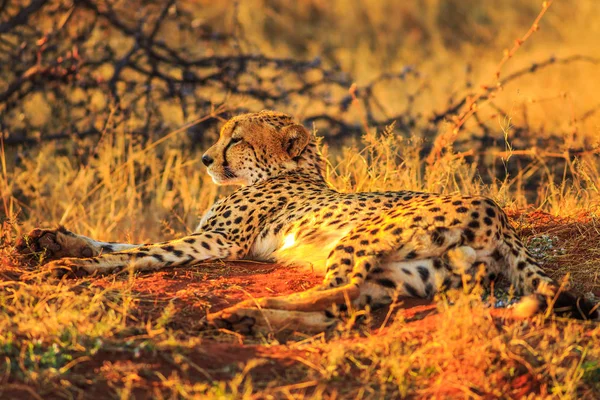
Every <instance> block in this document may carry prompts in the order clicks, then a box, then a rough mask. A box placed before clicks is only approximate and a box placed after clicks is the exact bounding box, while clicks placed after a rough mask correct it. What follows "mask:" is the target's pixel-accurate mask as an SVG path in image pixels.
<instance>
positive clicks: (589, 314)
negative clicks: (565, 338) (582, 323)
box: [513, 291, 600, 320]
mask: <svg viewBox="0 0 600 400" xmlns="http://www.w3.org/2000/svg"><path fill="white" fill-rule="evenodd" d="M550 306H551V307H552V311H553V312H554V314H556V315H558V316H563V317H571V318H575V319H580V320H600V310H599V307H598V306H599V305H595V304H593V303H592V302H590V301H589V300H587V299H586V298H584V297H583V296H577V295H575V294H573V293H571V292H568V291H561V292H559V293H558V295H557V296H555V297H554V298H552V297H549V296H547V295H544V294H540V293H535V294H531V295H529V296H526V297H523V298H522V299H521V301H520V302H519V303H517V305H515V307H514V309H513V315H514V316H515V317H517V318H529V317H531V316H533V315H535V314H540V313H544V312H546V310H547V309H548V308H549V307H550Z"/></svg>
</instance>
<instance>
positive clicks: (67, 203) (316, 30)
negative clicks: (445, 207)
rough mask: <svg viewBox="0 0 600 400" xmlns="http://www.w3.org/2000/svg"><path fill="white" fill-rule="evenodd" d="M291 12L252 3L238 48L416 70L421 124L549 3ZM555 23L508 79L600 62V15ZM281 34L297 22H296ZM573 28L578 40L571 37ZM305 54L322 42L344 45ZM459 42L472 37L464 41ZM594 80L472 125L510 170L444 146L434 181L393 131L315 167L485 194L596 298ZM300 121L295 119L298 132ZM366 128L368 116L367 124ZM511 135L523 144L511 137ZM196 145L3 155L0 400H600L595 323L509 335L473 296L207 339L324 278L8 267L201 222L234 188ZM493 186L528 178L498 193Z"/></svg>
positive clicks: (559, 74) (230, 271) (431, 167)
mask: <svg viewBox="0 0 600 400" xmlns="http://www.w3.org/2000/svg"><path fill="white" fill-rule="evenodd" d="M279 3H280V2H278V1H268V0H263V1H256V2H248V3H246V2H242V3H240V6H239V7H240V8H239V10H238V12H239V20H240V22H241V24H242V26H243V27H244V28H245V29H244V30H245V32H246V34H247V42H242V43H241V45H242V46H249V47H251V46H252V45H256V44H257V43H258V44H259V45H260V47H261V49H263V50H269V51H272V52H273V53H277V54H280V53H283V54H293V55H303V56H307V57H310V56H314V55H316V54H322V55H323V56H324V57H331V58H335V59H336V60H338V61H340V62H341V63H342V65H343V66H344V68H345V69H346V70H349V71H352V72H353V73H355V74H357V76H359V77H361V79H362V80H363V81H365V82H366V81H368V80H369V79H370V78H372V77H373V76H375V75H377V73H379V72H381V69H383V70H385V69H386V68H394V67H396V66H399V65H403V64H405V63H406V62H415V63H418V64H419V69H420V70H421V71H423V74H424V75H427V77H428V79H427V82H432V81H435V82H438V84H437V85H434V86H421V84H422V83H423V82H425V81H426V80H422V81H417V82H406V85H405V86H404V87H402V88H401V89H402V91H403V92H414V91H416V90H421V91H423V92H424V93H425V96H422V97H420V98H419V99H420V100H419V103H418V104H413V105H412V106H413V107H416V108H417V109H418V110H421V111H423V112H430V111H431V110H439V109H442V108H444V106H445V104H443V102H444V101H445V99H447V98H448V94H449V93H453V92H455V90H457V87H458V86H459V84H458V83H457V82H459V81H460V82H461V85H462V83H463V82H464V79H465V78H464V71H463V68H464V65H463V63H462V62H457V61H456V60H457V54H461V57H460V59H461V60H464V59H470V60H472V61H473V63H474V64H476V65H477V67H476V69H475V71H474V72H473V74H472V76H470V77H469V78H468V79H469V80H471V81H473V82H483V83H489V82H486V81H485V79H484V78H485V77H488V76H490V73H493V72H494V70H495V69H494V68H495V65H496V64H497V62H498V61H499V59H500V58H501V55H502V49H503V48H505V47H510V46H511V44H510V40H511V39H513V38H516V37H519V36H520V35H522V34H523V33H524V32H523V30H524V29H526V27H527V26H528V24H530V23H531V21H532V20H533V18H535V15H537V13H538V12H539V10H540V6H541V4H538V2H532V3H527V2H522V1H516V0H515V1H510V2H508V5H507V3H506V2H504V3H503V4H502V5H500V3H498V5H495V3H494V5H491V3H490V5H482V4H483V3H481V2H475V1H461V2H458V1H444V2H440V1H434V0H428V1H426V2H411V3H407V4H404V3H406V2H380V3H377V5H373V4H372V3H371V2H363V1H355V2H354V3H355V4H354V5H353V7H350V8H347V7H346V6H345V4H346V2H344V1H330V2H322V1H317V0H312V1H306V2H297V3H298V4H296V5H295V6H293V7H290V8H286V9H285V10H284V11H282V12H280V13H273V11H272V9H273V8H272V6H273V5H274V4H275V5H276V4H279ZM525 3H527V4H525ZM249 4H250V5H255V6H256V5H262V6H269V7H266V8H265V7H251V6H249ZM486 4H487V3H486ZM221 7H223V8H221ZM228 7H229V8H231V4H229V3H228V2H221V3H219V5H214V6H213V7H206V8H205V9H204V11H202V12H204V14H203V18H205V19H206V20H209V21H210V20H211V19H215V20H219V19H220V18H221V16H222V12H225V11H223V10H228V9H229V8H228ZM552 7H554V9H553V10H556V11H554V12H549V13H548V14H547V15H546V16H545V17H544V22H545V25H543V27H542V31H543V32H544V34H542V35H540V36H539V40H538V38H537V37H536V41H535V45H533V44H531V43H529V42H528V43H527V44H526V45H525V47H524V50H525V52H524V53H525V54H524V55H523V56H521V55H520V56H519V57H518V58H517V59H516V60H515V61H514V63H511V64H510V65H507V67H508V68H509V70H511V69H513V68H514V69H516V68H518V67H519V66H523V65H528V64H529V63H530V62H531V61H532V60H539V59H540V56H543V57H542V58H544V57H547V55H548V52H549V49H552V50H554V49H555V48H557V47H559V48H560V49H561V50H560V51H561V52H562V49H569V54H572V53H594V50H599V51H600V48H598V46H599V44H598V41H597V40H593V38H595V37H597V35H596V34H597V33H598V32H597V30H598V29H599V28H598V25H597V24H593V23H592V22H593V16H594V15H598V13H597V11H600V10H599V9H598V3H597V2H595V1H593V0H590V1H584V0H581V1H579V2H577V4H569V3H566V2H555V3H554V4H553V5H552ZM450 9H451V11H452V12H451V14H452V13H454V14H452V15H454V17H453V18H450V17H448V12H449V11H448V10H450ZM264 10H267V11H264ZM269 10H270V11H269ZM444 10H445V11H444ZM341 11H344V12H343V15H344V18H340V17H339V16H340V15H342V14H341ZM594 11H596V13H594ZM456 13H458V14H456ZM461 13H464V15H463V14H461ZM457 15H458V17H457ZM461 15H462V17H460V16H461ZM291 17H294V18H295V20H300V21H303V23H296V24H290V22H289V21H290V18H291ZM565 20H569V21H570V22H569V28H568V29H567V28H564V27H563V26H562V25H563V24H564V21H565ZM315 21H316V22H315ZM365 21H366V22H365ZM396 21H400V22H396ZM392 22H393V23H392ZM292 26H293V27H294V29H295V31H294V32H291V31H290V29H291V28H290V27H292ZM296 28H297V29H296ZM369 29H370V30H371V32H370V33H369V32H368V31H369ZM298 30H299V31H298ZM334 31H335V32H344V33H345V34H344V35H332V32H334ZM273 32H278V35H276V38H274V35H273ZM500 32H501V33H502V35H500V34H499V33H500ZM307 35H308V36H311V35H312V36H311V37H307ZM319 35H320V36H319ZM315 36H317V37H330V38H331V40H332V42H333V44H329V45H328V44H327V43H326V41H324V40H319V39H314V37H315ZM469 36H477V37H478V38H479V39H478V40H471V41H467V40H466V39H465V38H466V37H469ZM268 39H269V40H268ZM369 40H371V41H369ZM306 43H310V46H307V45H306ZM422 43H423V45H421V44H422ZM557 43H559V44H560V46H557V45H556V44H557ZM328 46H330V47H328ZM596 53H598V52H597V51H596ZM390 54H394V55H395V56H394V57H392V56H390ZM357 55H360V57H357ZM559 55H565V54H562V53H561V54H559ZM421 60H427V61H421ZM594 68H596V69H597V66H593V65H576V66H560V67H556V68H555V69H552V70H547V71H542V72H541V73H539V74H536V75H535V79H533V78H532V79H526V80H518V81H515V82H513V83H512V84H511V85H509V86H507V87H505V88H504V90H503V91H501V92H499V95H498V97H497V98H496V100H495V101H496V103H495V104H494V105H488V106H487V107H488V108H487V111H488V112H489V113H488V115H487V116H485V115H483V114H482V116H481V117H482V118H487V119H490V120H492V121H496V123H495V124H494V126H495V127H496V129H495V130H493V132H491V133H490V134H491V135H492V136H493V137H494V138H497V139H498V138H499V139H500V140H506V146H505V149H504V150H505V152H503V153H501V154H500V153H498V151H490V153H486V154H481V155H477V156H475V157H466V154H465V153H463V152H462V150H467V151H468V143H469V139H470V138H468V137H462V139H465V143H466V144H463V147H465V148H462V149H461V147H460V145H457V146H456V147H452V146H450V144H448V145H447V146H446V147H445V148H444V149H443V150H444V151H443V152H442V153H441V154H442V156H441V157H440V158H439V159H437V160H436V161H435V162H434V163H427V162H426V161H425V160H424V159H423V157H422V156H423V148H424V146H426V145H428V144H429V143H431V138H427V137H425V138H423V137H421V135H420V129H421V128H422V127H415V128H414V129H415V131H414V132H413V134H412V135H411V136H410V137H406V136H401V135H399V134H397V133H395V132H394V131H393V129H391V128H390V129H388V130H386V131H384V132H378V133H377V132H375V131H374V130H372V129H370V127H365V129H364V130H365V134H364V136H363V137H362V138H361V139H358V138H357V139H356V140H355V141H354V142H350V143H345V144H343V145H340V146H337V145H336V146H335V147H332V148H329V147H326V148H325V149H324V152H325V154H326V155H327V158H328V160H329V165H328V170H327V178H328V180H329V181H330V182H331V183H332V184H333V185H334V186H335V187H337V188H338V189H339V190H341V191H373V190H396V189H410V190H424V191H431V192H442V193H452V192H461V193H465V194H484V195H487V196H490V197H492V198H494V199H495V200H496V201H498V202H499V203H500V204H501V205H502V206H503V207H505V209H506V210H507V211H508V212H509V214H510V216H511V218H512V221H513V223H514V224H515V225H516V226H517V227H518V229H519V231H520V232H521V233H522V234H523V235H524V237H525V238H526V243H528V246H529V247H530V248H531V249H532V250H533V251H534V252H535V253H536V255H538V256H539V257H540V258H541V259H543V260H544V261H545V263H546V266H547V269H548V270H549V272H550V273H551V274H552V275H553V277H555V278H556V279H559V280H560V279H562V278H563V277H564V276H565V275H568V276H569V279H570V281H571V284H572V286H573V287H574V288H575V289H577V290H578V291H580V292H583V293H586V294H588V295H590V296H596V297H598V296H600V276H599V275H600V273H599V272H598V271H599V268H598V266H599V265H600V244H599V243H600V228H599V222H600V220H599V215H598V206H599V205H600V195H599V193H598V190H599V188H600V162H599V160H598V156H597V153H595V152H590V153H584V154H580V155H578V156H576V157H572V156H569V155H567V157H566V158H564V155H565V154H566V153H565V151H567V152H568V150H573V149H579V148H580V147H582V146H586V148H589V147H590V146H591V148H593V149H594V148H595V149H597V147H594V146H597V145H598V139H597V137H598V136H597V135H598V132H599V131H598V123H599V122H598V121H599V120H598V116H597V115H596V114H593V113H592V114H590V117H589V118H585V119H584V118H579V117H581V116H582V115H585V113H586V112H587V111H588V110H591V109H593V107H594V106H596V105H597V104H598V102H599V99H598V97H597V93H598V90H599V89H600V87H598V85H599V83H598V82H597V81H594V80H592V79H589V77H590V76H595V75H597V71H595V70H594ZM398 89H399V88H398V87H394V85H390V86H389V87H388V86H386V87H383V88H379V89H378V90H379V92H378V96H379V98H380V100H381V101H382V103H383V104H384V105H385V108H386V109H388V110H393V109H404V107H407V104H405V103H403V102H402V101H401V100H399V99H398V96H396V95H395V94H396V91H397V90H398ZM402 99H404V97H402ZM242 100H243V99H242ZM236 101H238V100H236ZM249 106H252V105H249ZM307 106H308V105H304V104H294V105H293V106H292V107H291V108H292V111H295V112H296V113H298V114H301V113H302V112H303V110H304V109H305V107H307ZM34 108H35V107H34ZM221 111H222V110H217V111H216V112H217V113H219V112H221ZM361 112H362V110H360V109H358V110H357V111H356V115H357V119H360V118H359V116H360V115H361ZM195 118H196V119H197V120H201V119H202V118H203V116H196V117H195ZM107 119H108V116H107ZM174 119H175V120H176V121H174V123H178V124H183V123H185V122H190V121H183V120H177V118H176V117H174ZM171 122H173V121H171ZM469 123H476V121H475V120H470V121H469ZM515 124H516V125H518V126H526V127H527V128H528V129H527V130H526V131H519V133H518V134H515V132H514V130H513V128H512V126H514V125H515ZM466 128H468V124H467V125H466ZM549 138H553V139H552V140H553V141H551V142H550V143H554V145H555V148H552V149H549V148H548V149H544V152H542V151H540V150H539V149H537V148H536V147H535V145H536V143H538V140H541V139H544V140H545V139H549ZM459 139H461V136H459ZM543 143H548V142H543ZM194 145H195V144H193V143H190V140H189V138H188V137H187V136H185V129H181V130H176V131H173V132H172V133H171V134H170V135H168V136H167V137H166V138H165V139H164V140H163V139H161V140H160V141H158V142H139V141H138V140H137V139H136V138H135V137H133V136H132V135H130V133H129V132H128V131H127V129H126V128H124V127H120V128H119V129H118V130H116V131H114V130H110V131H109V130H107V131H106V132H105V133H104V134H103V135H102V137H101V138H100V139H99V140H91V139H85V140H81V141H79V142H76V143H75V142H68V143H47V144H44V145H41V146H39V147H38V148H36V149H27V148H20V149H17V148H11V149H2V151H0V168H1V171H2V172H1V174H0V197H1V198H2V205H1V207H0V217H2V221H1V222H2V223H3V225H2V232H1V235H0V240H1V245H2V246H1V247H0V397H7V398H25V397H31V398H85V397H106V396H110V397H114V398H124V399H126V398H146V397H150V396H152V397H156V398H198V399H200V398H201V399H205V398H208V399H211V398H214V399H221V398H247V399H259V398H298V399H300V398H326V399H335V398H361V399H362V398H372V399H379V398H398V397H417V398H448V397H465V398H497V397H505V398H519V397H522V396H529V398H542V397H550V398H564V399H569V398H589V399H594V398H598V397H599V396H600V385H599V383H598V382H599V381H600V347H599V346H598V345H597V343H598V340H599V339H600V327H599V326H598V325H597V324H593V323H581V322H575V321H569V320H559V319H553V318H546V317H545V316H540V317H537V318H535V319H533V320H531V321H512V320H510V319H508V318H506V315H505V313H504V312H502V310H496V309H491V308H489V307H488V306H487V305H486V303H485V302H483V301H482V300H481V296H479V295H478V294H469V293H455V294H450V295H449V296H448V297H443V298H439V299H437V300H436V302H435V304H434V305H433V306H421V307H415V308H411V309H407V310H404V311H399V312H398V313H391V314H390V315H391V318H390V319H389V322H388V323H387V324H383V323H382V322H383V320H384V319H386V312H387V311H386V310H384V311H383V312H379V313H374V314H373V315H372V317H371V319H370V320H371V323H370V325H367V326H364V327H362V328H360V329H341V330H339V331H336V332H333V333H330V334H328V335H318V336H315V337H304V336H301V335H295V336H292V337H282V336H280V335H278V334H273V335H269V336H267V337H254V338H243V337H239V336H237V335H234V334H232V333H228V332H205V331H201V330H200V329H199V326H198V322H199V320H200V319H201V317H202V316H203V315H204V314H205V313H206V311H207V309H209V308H210V307H211V306H213V307H222V306H224V305H226V304H227V303H231V302H235V301H238V300H240V299H241V298H243V297H244V296H245V294H244V293H245V292H248V293H251V294H253V295H257V294H260V295H264V294H268V293H270V292H272V291H278V292H280V293H285V292H291V291H297V290H301V289H304V288H307V287H309V286H311V285H313V284H314V283H315V282H317V281H318V277H314V276H309V277H304V276H301V275H298V272H297V271H293V270H282V269H280V268H277V267H276V266H264V265H241V266H240V265H224V264H209V265H206V266H204V267H198V268H194V269H188V270H185V271H182V270H167V271H163V272H160V273H158V274H146V275H118V276H116V277H106V278H86V279H81V280H64V281H60V282H54V281H45V280H44V278H43V277H41V276H38V275H37V274H36V265H34V264H35V263H33V264H32V265H27V264H25V263H23V262H22V261H21V260H19V259H17V258H16V256H15V254H14V253H13V251H12V248H11V245H12V244H13V243H14V240H15V238H16V237H18V236H19V235H22V234H24V233H26V232H27V231H29V230H30V229H32V228H34V227H40V226H43V227H53V226H55V225H57V224H64V225H66V226H67V227H69V228H70V229H72V230H73V231H76V232H78V233H82V234H85V235H89V236H91V237H94V238H97V239H103V240H114V241H131V242H151V241H158V240H165V239H169V238H173V237H176V236H179V235H182V234H185V233H187V232H189V231H190V229H193V227H194V226H195V224H196V222H197V219H198V215H199V214H201V213H202V212H204V211H205V210H206V209H207V208H208V207H209V206H210V205H211V204H212V203H213V201H214V200H215V199H216V198H218V197H219V196H221V195H223V194H225V193H226V192H227V191H228V190H230V189H217V188H216V187H215V186H214V185H213V184H212V183H211V182H210V178H209V177H208V176H207V175H206V174H205V173H204V170H203V168H201V163H200V162H199V161H200V160H199V158H200V155H201V151H200V149H198V148H197V147H195V146H194ZM519 152H525V153H524V154H525V155H527V156H528V158H527V159H525V160H526V161H527V162H524V159H523V158H522V157H517V156H518V155H520V154H521V153H519ZM521 155H522V154H521ZM561 157H563V158H561ZM557 160H565V162H563V163H561V164H558V163H556V161H557ZM521 163H522V164H521ZM499 169H500V170H510V171H517V172H516V173H515V174H508V175H506V178H504V179H501V180H498V179H496V177H497V176H498V174H497V173H496V172H497V171H498V170H499ZM484 182H486V183H484ZM273 288H275V289H273ZM107 393H108V395H107Z"/></svg>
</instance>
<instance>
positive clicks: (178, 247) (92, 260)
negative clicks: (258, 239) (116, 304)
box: [44, 232, 240, 276]
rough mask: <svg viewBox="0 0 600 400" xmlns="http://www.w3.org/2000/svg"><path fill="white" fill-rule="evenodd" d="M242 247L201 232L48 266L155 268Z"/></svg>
mask: <svg viewBox="0 0 600 400" xmlns="http://www.w3.org/2000/svg"><path fill="white" fill-rule="evenodd" d="M239 250H240V247H239V246H238V245H235V244H233V243H231V242H229V241H227V240H226V239H225V238H224V237H223V235H222V234H221V233H216V232H200V233H195V234H193V235H190V236H186V237H184V238H181V239H176V240H172V241H169V242H163V243H156V244H149V245H144V246H140V247H136V248H134V249H130V250H125V251H119V252H114V253H108V254H101V255H99V256H96V257H89V258H63V259H60V260H56V261H52V262H50V263H48V264H46V265H45V266H44V268H45V269H47V270H48V271H50V272H52V273H53V274H54V275H57V276H62V275H64V274H65V273H71V274H73V275H75V276H83V275H88V274H92V273H100V274H107V273H111V272H117V271H120V270H122V269H125V268H131V269H133V270H136V271H153V270H159V269H161V268H165V267H175V266H185V265H192V264H195V263H198V262H200V261H207V260H215V259H229V258H232V257H233V255H234V254H237V253H236V251H239Z"/></svg>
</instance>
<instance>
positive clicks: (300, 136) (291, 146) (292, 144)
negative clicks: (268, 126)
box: [281, 124, 310, 158]
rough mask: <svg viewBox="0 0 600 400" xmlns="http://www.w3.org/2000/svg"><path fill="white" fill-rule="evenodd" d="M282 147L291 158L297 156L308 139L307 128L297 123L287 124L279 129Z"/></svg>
mask: <svg viewBox="0 0 600 400" xmlns="http://www.w3.org/2000/svg"><path fill="white" fill-rule="evenodd" d="M281 133H282V135H283V148H284V150H285V151H286V152H287V153H288V154H289V156H290V157H291V158H295V157H298V156H299V155H300V153H302V150H304V148H305V147H306V145H307V144H308V142H309V140H310V133H309V132H308V130H307V129H306V128H305V127H303V126H302V125H299V124H294V125H288V126H286V127H283V128H282V129H281Z"/></svg>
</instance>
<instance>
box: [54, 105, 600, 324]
mask: <svg viewBox="0 0 600 400" xmlns="http://www.w3.org/2000/svg"><path fill="white" fill-rule="evenodd" d="M202 161H203V163H204V164H205V165H206V166H207V167H208V173H209V174H210V175H211V177H212V178H213V180H214V181H215V183H217V184H220V185H227V184H235V185H241V188H239V189H238V190H237V191H235V192H234V193H233V194H232V195H230V196H228V197H227V198H225V199H223V200H220V201H218V202H217V203H215V204H214V205H213V207H212V208H211V209H210V210H209V211H208V213H207V214H206V215H205V216H204V217H203V218H202V220H201V222H200V225H199V226H198V228H197V229H196V231H195V233H193V234H191V235H189V236H186V237H183V238H181V239H177V240H172V241H169V242H164V243H156V244H147V245H126V244H114V243H113V244H111V243H102V242H97V241H94V240H92V239H89V238H86V237H83V236H80V235H75V234H73V233H71V232H68V231H66V232H68V233H65V232H64V231H63V232H62V234H63V235H69V237H70V240H71V241H72V240H73V238H77V239H78V240H79V245H78V248H81V244H82V243H83V244H85V245H86V246H88V247H90V248H91V249H92V254H94V255H95V256H94V257H88V258H63V259H59V260H56V261H53V262H52V263H50V264H49V267H50V268H52V269H55V270H58V271H71V272H74V273H77V274H83V273H94V272H101V273H108V272H113V271H116V270H120V269H123V268H126V267H128V268H134V269H137V270H157V269H160V268H164V267H174V266H177V267H182V266H189V265H192V264H197V263H198V262H201V261H204V260H215V259H222V260H238V259H252V260H259V261H275V262H279V263H285V264H296V265H297V264H305V265H306V264H310V265H311V267H312V268H315V269H317V270H321V271H322V272H323V274H324V275H325V278H324V281H323V283H322V285H320V286H319V287H317V288H314V289H311V290H309V291H306V292H302V293H297V294H293V295H289V296H280V297H273V298H264V299H259V300H252V301H248V302H242V303H240V304H239V305H237V306H234V307H232V308H229V309H227V310H224V311H222V312H220V313H216V314H211V315H210V316H209V321H210V322H211V323H212V324H214V325H216V326H219V327H227V328H230V329H238V330H241V331H243V332H249V331H250V330H252V329H253V328H254V329H261V328H265V329H266V328H268V329H283V328H294V329H302V330H307V331H308V330H317V331H318V330H323V329H325V328H327V327H328V326H330V325H332V324H334V323H335V321H336V319H335V315H334V313H332V306H334V305H338V306H339V305H343V304H346V303H348V302H351V303H352V304H353V305H354V306H356V307H364V306H365V305H367V304H369V305H371V306H376V305H382V304H389V303H391V302H392V301H394V300H395V299H396V298H398V297H399V296H412V297H425V298H428V297H432V296H433V295H434V294H435V293H437V292H438V291H440V290H443V289H447V288H455V287H459V286H461V285H462V284H464V283H465V277H466V280H467V281H468V280H471V281H474V280H478V281H481V282H482V283H483V284H488V283H489V282H490V281H494V280H496V279H497V278H498V277H499V276H500V275H505V276H506V277H507V278H508V279H509V281H510V282H511V284H512V285H513V287H514V288H515V290H516V291H517V292H518V293H521V294H524V295H531V297H530V299H529V301H528V303H527V304H528V305H527V307H526V308H527V310H539V309H540V308H543V307H545V306H546V305H547V304H549V303H552V300H553V299H555V298H557V299H558V301H557V303H559V304H560V305H561V306H562V307H563V308H562V309H561V310H562V311H566V312H567V313H570V314H571V315H573V316H575V317H578V318H591V317H596V316H597V312H596V311H594V310H592V305H591V304H589V303H588V302H586V301H584V300H583V299H581V298H577V297H575V296H573V295H571V294H565V293H561V294H559V293H558V290H557V285H556V284H555V282H553V281H552V279H550V278H549V277H548V275H547V274H546V273H545V272H544V271H543V270H542V268H541V267H540V265H539V263H538V262H537V261H536V260H535V259H534V258H533V257H532V255H531V254H530V253H529V251H528V250H527V248H526V247H525V246H524V245H523V243H522V242H521V240H520V239H519V237H518V236H517V234H516V232H515V230H514V228H513V227H512V226H511V225H510V224H509V221H508V218H507V217H506V214H505V213H504V212H503V210H502V209H501V208H500V207H499V206H498V205H497V204H496V203H495V202H494V201H492V200H490V199H488V198H485V197H481V196H461V195H439V194H431V193H420V192H411V191H397V192H373V193H340V192H338V191H336V190H335V189H333V188H332V187H330V186H329V185H328V184H327V182H326V181H325V180H324V178H323V166H324V161H323V159H322V157H321V155H320V153H319V150H318V146H317V140H316V138H315V137H314V136H313V135H311V134H310V133H309V132H308V131H307V130H306V129H305V128H304V127H303V126H301V125H299V124H297V123H295V122H294V121H293V120H292V118H290V117H289V116H287V115H285V114H281V113H277V112H272V111H262V112H260V113H253V114H244V115H240V116H238V117H235V118H233V119H231V120H230V121H228V122H227V123H226V124H225V125H224V126H223V128H222V129H221V132H220V137H219V140H218V141H217V142H216V143H215V144H214V145H213V146H212V147H211V148H210V149H209V150H208V151H207V152H206V153H205V154H204V155H203V157H202ZM56 235H59V233H56ZM57 237H58V236H57ZM78 251H79V253H78V255H76V256H81V255H80V254H83V253H81V250H78ZM532 300H533V303H535V307H533V308H532V307H531V304H532ZM524 309H525V308H523V309H522V311H523V310H524Z"/></svg>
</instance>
